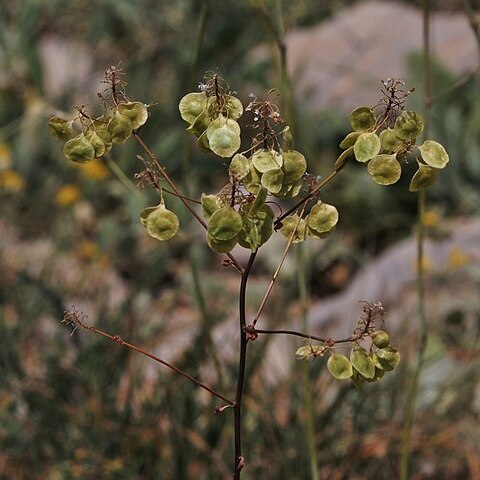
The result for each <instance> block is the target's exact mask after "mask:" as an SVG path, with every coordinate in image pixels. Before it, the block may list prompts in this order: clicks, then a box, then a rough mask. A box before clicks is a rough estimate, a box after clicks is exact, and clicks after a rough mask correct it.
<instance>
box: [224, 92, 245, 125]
mask: <svg viewBox="0 0 480 480" xmlns="http://www.w3.org/2000/svg"><path fill="white" fill-rule="evenodd" d="M225 108H226V110H227V115H228V118H231V119H232V120H238V119H239V118H240V117H241V116H242V115H243V105H242V102H241V101H240V100H239V99H238V98H237V97H234V96H233V95H227V96H226V107H225Z"/></svg>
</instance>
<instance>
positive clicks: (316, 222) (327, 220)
mask: <svg viewBox="0 0 480 480" xmlns="http://www.w3.org/2000/svg"><path fill="white" fill-rule="evenodd" d="M337 222H338V210H337V209H336V208H335V207H334V206H333V205H329V204H328V203H323V202H321V201H319V202H317V204H316V205H314V206H313V207H312V209H311V210H310V213H309V214H308V217H307V225H308V228H310V229H311V230H314V231H315V232H316V233H326V232H330V231H331V230H332V229H333V228H334V227H335V225H336V224H337Z"/></svg>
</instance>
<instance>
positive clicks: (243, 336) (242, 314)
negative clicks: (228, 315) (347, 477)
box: [233, 252, 257, 480]
mask: <svg viewBox="0 0 480 480" xmlns="http://www.w3.org/2000/svg"><path fill="white" fill-rule="evenodd" d="M256 255H257V252H253V253H252V254H251V255H250V258H249V259H248V263H247V266H246V267H245V270H244V271H243V273H242V280H241V283H240V294H239V297H240V298H239V326H240V354H239V359H238V378H237V391H236V394H235V405H234V407H233V412H234V425H235V458H234V471H233V479H234V480H240V475H241V472H242V469H243V467H244V465H245V460H244V458H243V457H242V395H243V386H244V382H245V368H246V362H247V344H248V337H247V332H246V331H245V329H246V326H247V320H246V295H247V283H248V277H249V275H250V271H251V269H252V266H253V262H254V261H255V257H256Z"/></svg>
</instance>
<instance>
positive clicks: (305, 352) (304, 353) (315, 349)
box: [295, 345, 328, 361]
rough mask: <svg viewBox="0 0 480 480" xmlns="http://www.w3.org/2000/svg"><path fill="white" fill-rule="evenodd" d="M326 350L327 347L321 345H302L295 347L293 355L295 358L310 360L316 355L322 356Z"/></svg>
mask: <svg viewBox="0 0 480 480" xmlns="http://www.w3.org/2000/svg"><path fill="white" fill-rule="evenodd" d="M327 350H328V348H327V347H325V346H323V345H304V346H303V347H300V348H298V349H297V351H296V352H295V357H296V358H297V360H307V361H310V360H314V359H315V358H317V357H323V356H324V355H325V352H326V351H327Z"/></svg>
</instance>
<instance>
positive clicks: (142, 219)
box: [140, 205, 158, 228]
mask: <svg viewBox="0 0 480 480" xmlns="http://www.w3.org/2000/svg"><path fill="white" fill-rule="evenodd" d="M157 208H158V205H157V206H155V207H147V208H144V209H143V210H142V211H141V212H140V223H141V224H142V225H143V226H144V227H145V228H147V217H148V216H149V215H150V214H151V213H152V212H154V211H155V210H156V209H157Z"/></svg>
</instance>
